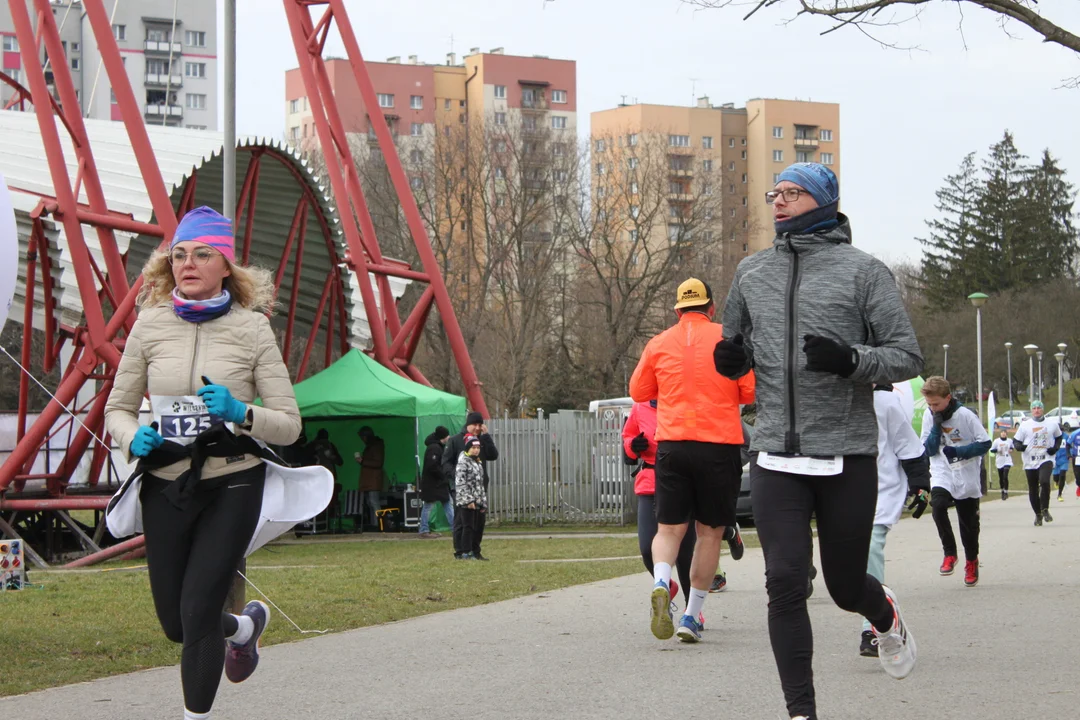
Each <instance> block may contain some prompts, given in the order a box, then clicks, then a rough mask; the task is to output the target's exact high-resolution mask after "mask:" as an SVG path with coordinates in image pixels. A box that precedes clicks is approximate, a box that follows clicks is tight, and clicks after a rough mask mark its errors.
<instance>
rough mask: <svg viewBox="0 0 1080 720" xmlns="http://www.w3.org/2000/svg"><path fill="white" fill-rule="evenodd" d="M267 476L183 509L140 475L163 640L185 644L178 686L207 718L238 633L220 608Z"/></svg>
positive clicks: (205, 493)
mask: <svg viewBox="0 0 1080 720" xmlns="http://www.w3.org/2000/svg"><path fill="white" fill-rule="evenodd" d="M265 477H266V466H265V465H258V466H257V467H254V468H251V469H250V470H242V471H240V472H237V473H233V474H231V475H226V476H223V477H217V478H213V479H211V480H205V481H203V482H200V483H199V484H198V485H197V486H196V491H195V495H194V497H193V498H192V500H191V504H190V505H189V506H188V507H187V509H185V510H180V509H178V508H176V507H175V506H174V505H173V504H172V503H171V502H170V501H169V500H168V498H166V497H165V496H164V495H163V494H162V490H164V489H165V488H167V487H168V486H169V481H167V480H162V479H160V478H157V477H154V476H153V475H144V476H143V481H142V491H141V493H140V495H139V498H140V499H141V500H142V517H143V527H144V528H145V534H146V562H147V566H148V570H149V575H150V592H151V593H152V594H153V596H154V609H155V610H157V616H158V621H159V622H160V623H161V627H162V629H163V630H164V631H165V635H166V637H168V638H169V639H170V640H172V641H173V642H176V643H183V645H184V649H183V653H182V654H181V659H180V680H181V684H182V685H183V688H184V706H185V707H186V708H187V709H188V710H190V711H191V712H195V713H208V712H210V708H211V707H212V706H213V704H214V696H215V695H217V689H218V684H219V683H220V682H221V671H222V668H224V667H225V638H226V637H228V636H231V635H233V634H235V633H236V630H237V628H238V625H237V622H236V617H235V616H233V615H230V614H228V613H226V612H222V608H223V607H224V606H225V599H226V598H227V597H228V594H229V588H230V587H231V586H232V582H233V577H234V573H235V572H236V566H237V565H238V564H239V563H240V560H242V559H243V557H244V552H245V551H246V550H247V546H248V544H249V543H250V542H251V537H252V535H254V534H255V527H256V525H257V524H258V522H259V512H260V510H261V509H262V492H263V481H264V479H265Z"/></svg>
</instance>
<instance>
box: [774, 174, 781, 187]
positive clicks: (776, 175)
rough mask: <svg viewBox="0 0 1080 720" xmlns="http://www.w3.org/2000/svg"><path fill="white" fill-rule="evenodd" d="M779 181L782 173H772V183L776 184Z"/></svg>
mask: <svg viewBox="0 0 1080 720" xmlns="http://www.w3.org/2000/svg"><path fill="white" fill-rule="evenodd" d="M778 182H780V173H773V174H772V184H773V185H775V184H776V183H778Z"/></svg>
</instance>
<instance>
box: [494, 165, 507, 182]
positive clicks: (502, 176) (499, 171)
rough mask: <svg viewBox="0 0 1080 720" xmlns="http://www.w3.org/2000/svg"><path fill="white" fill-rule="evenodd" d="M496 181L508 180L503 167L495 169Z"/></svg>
mask: <svg viewBox="0 0 1080 720" xmlns="http://www.w3.org/2000/svg"><path fill="white" fill-rule="evenodd" d="M495 179H496V180H505V179H506V170H504V169H503V168H501V167H497V168H495Z"/></svg>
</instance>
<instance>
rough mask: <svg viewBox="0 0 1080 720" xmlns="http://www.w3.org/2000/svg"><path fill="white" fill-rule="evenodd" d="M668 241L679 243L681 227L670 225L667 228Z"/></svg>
mask: <svg viewBox="0 0 1080 720" xmlns="http://www.w3.org/2000/svg"><path fill="white" fill-rule="evenodd" d="M667 239H668V241H669V242H678V241H679V226H678V225H668V226H667Z"/></svg>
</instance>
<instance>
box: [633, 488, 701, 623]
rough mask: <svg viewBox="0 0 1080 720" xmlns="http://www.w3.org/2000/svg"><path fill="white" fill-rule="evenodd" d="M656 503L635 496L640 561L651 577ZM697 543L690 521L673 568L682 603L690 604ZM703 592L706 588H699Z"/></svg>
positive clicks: (648, 498)
mask: <svg viewBox="0 0 1080 720" xmlns="http://www.w3.org/2000/svg"><path fill="white" fill-rule="evenodd" d="M656 529H657V525H656V502H655V496H653V495H638V496H637V542H638V549H639V550H640V551H641V561H642V562H643V563H645V569H646V570H648V571H649V574H650V575H651V574H652V573H653V559H652V541H653V538H655V537H656ZM696 543H697V530H695V529H694V521H693V520H691V521H690V524H689V525H688V526H687V528H686V534H685V535H683V540H682V545H679V556H678V557H677V558H676V559H675V568H676V569H677V570H678V573H679V582H680V583H681V584H682V593H683V601H684V602H687V603H688V602H690V565H691V563H693V561H694V545H695V544H696ZM701 589H702V590H705V589H707V588H701Z"/></svg>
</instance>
